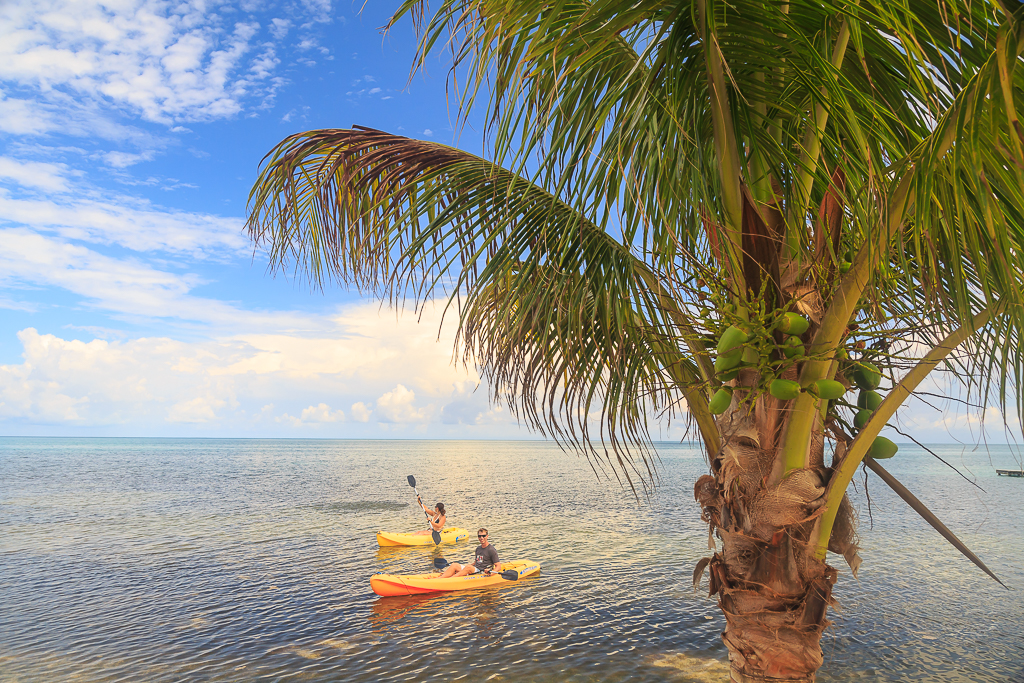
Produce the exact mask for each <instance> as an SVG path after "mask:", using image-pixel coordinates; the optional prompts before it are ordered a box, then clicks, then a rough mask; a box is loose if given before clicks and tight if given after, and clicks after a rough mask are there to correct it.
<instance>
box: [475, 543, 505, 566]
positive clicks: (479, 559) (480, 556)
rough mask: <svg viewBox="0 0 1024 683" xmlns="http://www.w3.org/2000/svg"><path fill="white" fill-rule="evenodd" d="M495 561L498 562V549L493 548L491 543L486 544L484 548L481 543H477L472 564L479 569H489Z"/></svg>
mask: <svg viewBox="0 0 1024 683" xmlns="http://www.w3.org/2000/svg"><path fill="white" fill-rule="evenodd" d="M497 562H500V560H499V559H498V551H497V550H495V549H494V546H493V545H490V544H488V546H487V547H486V548H485V547H483V546H482V545H478V546H477V547H476V559H475V560H474V561H473V565H474V566H476V568H477V569H479V570H480V571H483V570H485V569H490V568H491V567H493V566H494V565H495V564H496V563H497Z"/></svg>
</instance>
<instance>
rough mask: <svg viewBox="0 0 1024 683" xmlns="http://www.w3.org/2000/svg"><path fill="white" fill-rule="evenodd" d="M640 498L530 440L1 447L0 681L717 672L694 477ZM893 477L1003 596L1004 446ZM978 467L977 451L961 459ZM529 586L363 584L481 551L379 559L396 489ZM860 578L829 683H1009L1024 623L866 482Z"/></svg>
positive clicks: (666, 470) (1006, 563) (684, 675)
mask: <svg viewBox="0 0 1024 683" xmlns="http://www.w3.org/2000/svg"><path fill="white" fill-rule="evenodd" d="M659 450H660V453H661V457H662V484H661V487H660V488H659V490H658V492H657V494H656V495H655V497H654V499H653V500H652V501H650V502H649V503H645V504H644V505H643V506H638V505H637V503H636V501H635V500H634V499H633V498H632V497H631V495H630V494H629V493H628V492H626V491H622V490H621V489H620V488H618V486H617V485H616V484H615V483H608V482H597V481H595V480H594V478H593V474H592V473H591V471H590V468H589V467H588V466H587V465H586V463H585V461H581V460H578V459H576V458H573V457H567V456H566V455H564V454H562V453H561V452H560V451H558V449H557V448H556V447H554V446H551V445H548V444H541V443H530V442H509V443H474V442H447V443H444V442H345V441H294V442H289V441H229V440H209V441H204V440H180V441H179V440H132V439H111V440H105V439H83V440H73V439H11V438H5V439H0V563H2V564H0V680H3V681H56V680H71V679H74V680H78V681H114V680H145V681H181V680H190V681H193V680H195V681H249V680H253V681H255V680H260V681H264V680H284V679H286V678H287V679H289V680H291V679H300V680H308V681H336V680H346V681H419V680H438V681H441V680H457V679H467V680H468V679H487V680H492V681H552V682H554V681H588V682H590V681H594V682H597V681H601V682H611V681H627V680H628V681H722V680H725V679H726V678H727V668H726V665H725V663H724V662H725V656H726V655H725V650H724V647H723V646H722V644H721V641H720V633H721V630H722V628H723V626H724V624H723V622H722V618H721V616H720V614H719V613H718V611H717V608H716V607H715V604H714V602H713V601H712V600H710V599H709V598H708V597H707V596H706V595H703V594H697V593H694V592H693V591H692V590H691V588H690V576H691V572H692V568H693V566H694V564H695V563H696V561H697V560H698V559H700V557H701V556H703V555H704V554H706V552H707V551H706V550H705V548H706V543H707V531H706V528H705V527H704V526H703V525H702V524H701V523H700V521H699V513H698V511H697V509H696V505H695V503H694V502H693V494H692V486H693V482H694V480H695V479H696V478H697V477H698V476H699V475H700V474H702V473H703V472H704V471H705V468H706V466H705V465H704V463H703V460H702V459H701V457H700V455H699V453H698V452H697V451H696V450H694V449H692V448H690V447H687V446H678V445H667V446H662V447H660V448H659ZM941 454H943V456H944V457H946V459H947V460H950V461H952V462H955V463H956V464H958V465H964V464H966V465H968V466H969V467H970V469H971V471H972V472H974V473H975V474H976V475H977V476H978V477H981V478H983V479H984V481H983V482H982V484H983V486H984V488H985V491H986V492H985V493H981V492H980V491H978V490H977V489H975V488H973V487H971V486H970V485H968V484H967V483H966V482H963V481H962V480H959V479H958V478H957V477H956V475H955V474H953V473H951V472H949V470H948V469H946V468H945V466H943V465H941V464H935V463H934V461H932V460H931V459H930V458H929V456H927V455H926V454H924V453H923V452H922V451H920V450H918V449H915V448H912V447H904V448H901V451H900V454H899V456H898V457H897V458H896V459H894V460H892V461H889V462H890V463H891V465H890V469H891V470H892V471H893V472H894V474H895V475H896V476H897V477H899V478H900V479H901V480H903V481H904V483H906V484H907V486H908V487H909V488H911V490H913V491H914V492H915V493H917V495H918V496H919V497H921V499H922V500H923V501H924V502H925V503H926V504H927V505H929V506H930V507H932V509H933V510H935V511H936V513H938V514H939V516H940V517H942V518H943V520H944V521H945V522H946V523H947V524H948V525H949V526H950V527H951V528H953V529H954V530H955V531H956V532H957V533H958V534H959V535H960V536H961V538H963V539H964V541H965V542H967V543H968V545H970V546H971V548H972V549H974V550H975V551H976V552H977V553H978V554H979V555H980V556H981V557H982V558H983V559H984V560H985V561H986V563H988V564H989V566H990V567H991V568H992V569H993V570H994V571H995V572H996V573H997V574H999V575H1000V577H1001V578H1002V579H1003V580H1004V581H1006V582H1007V584H1008V585H1010V586H1011V587H1013V588H1014V589H1015V591H1019V590H1020V589H1021V588H1024V570H1022V568H1021V562H1020V558H1021V557H1022V556H1024V534H1022V533H1021V530H1022V529H1024V512H1022V509H1024V505H1022V503H1024V481H1022V480H1008V479H1006V478H1003V479H997V478H996V477H995V476H994V471H993V469H992V467H993V465H994V466H999V467H1002V466H1004V465H1003V464H1002V463H1000V462H998V458H1000V457H1004V456H1006V457H1007V459H1008V460H1010V462H1008V463H1007V464H1006V466H1012V459H1011V458H1009V457H1008V454H1005V453H1004V454H1000V453H996V455H995V456H994V457H995V459H996V461H994V462H992V463H990V462H989V461H988V460H987V459H985V457H984V456H979V455H977V454H975V455H972V454H969V453H968V454H964V453H962V452H961V449H956V450H955V451H954V450H952V449H949V448H946V449H945V450H942V451H941ZM972 458H973V459H972ZM407 474H415V476H416V478H417V481H418V484H419V486H420V488H421V489H423V490H427V491H429V492H430V494H431V495H432V496H433V495H436V496H438V497H440V498H442V499H443V500H445V501H446V505H447V506H448V508H449V524H450V525H452V526H461V527H465V528H467V529H476V528H478V527H481V526H486V527H487V528H488V529H490V531H491V541H492V543H493V544H494V546H495V547H496V548H497V549H498V552H499V554H500V556H501V557H502V559H505V560H516V559H530V560H537V561H539V562H541V564H542V566H543V569H542V572H541V574H540V576H537V577H531V578H528V579H522V580H520V581H516V582H514V583H509V584H507V585H504V584H503V585H502V586H501V587H495V588H489V589H484V590H479V591H470V592H465V593H452V594H446V595H438V596H429V595H417V596H404V597H395V598H380V597H378V596H376V595H374V594H373V593H372V592H371V591H370V589H369V577H370V575H371V574H373V573H375V572H381V571H384V572H389V573H425V572H430V571H432V570H433V560H434V558H436V557H446V558H447V559H449V560H450V561H458V562H463V561H465V560H467V559H471V558H472V556H473V548H474V547H475V541H471V540H467V541H463V542H461V543H459V544H458V545H455V546H450V545H449V546H441V547H434V546H423V547H414V548H402V547H388V548H380V547H378V546H377V543H376V536H375V533H376V531H377V530H378V529H389V530H394V531H410V530H413V529H416V528H419V527H420V526H421V525H422V522H423V518H422V515H421V514H419V509H418V507H416V506H415V504H414V499H413V493H412V492H411V490H410V489H409V487H408V485H407V483H406V481H405V476H406V475H407ZM870 487H871V488H870V491H871V500H872V513H873V523H874V526H873V528H871V527H870V524H869V521H868V518H867V514H866V507H865V505H864V498H863V495H862V492H861V493H857V494H855V496H854V499H855V503H857V504H858V506H859V507H860V508H861V512H862V517H863V525H862V529H861V533H862V545H863V548H864V550H863V553H862V554H863V556H864V560H865V562H864V565H863V566H862V567H861V572H860V581H854V580H852V578H851V577H850V574H849V571H848V570H847V568H846V567H845V565H844V564H843V563H842V560H841V558H834V559H833V562H834V564H836V566H838V567H839V568H840V580H839V583H838V585H837V587H836V597H837V599H838V600H839V601H840V602H841V604H842V609H841V610H839V611H837V612H834V613H833V615H832V618H833V620H834V622H835V625H834V626H833V627H832V628H831V629H829V631H827V632H826V634H825V637H824V639H823V641H822V643H823V648H824V650H825V666H824V667H823V669H822V673H821V675H820V677H819V680H821V681H854V680H871V681H886V682H889V681H943V682H945V681H948V682H967V681H971V682H975V681H985V682H988V681H991V682H993V683H994V682H996V681H999V682H1005V681H1011V682H1016V683H1024V668H1022V665H1021V664H1020V662H1021V661H1024V657H1022V655H1024V635H1022V632H1021V629H1020V624H1021V623H1024V607H1022V601H1021V600H1019V599H1018V598H1017V594H1018V593H1017V592H1011V593H1008V592H1006V591H1004V590H1003V589H1000V588H999V587H998V586H996V584H994V583H993V582H992V581H991V580H989V579H988V578H987V577H985V576H984V575H983V574H981V572H979V571H978V570H977V569H975V568H974V567H973V566H972V565H971V564H970V563H969V562H968V561H967V560H965V559H963V558H961V557H959V556H958V555H957V553H956V552H955V551H954V550H952V549H951V548H949V547H948V546H946V545H945V544H944V543H943V542H942V541H941V539H939V537H938V535H937V534H935V532H934V531H932V530H931V529H930V528H929V527H927V526H926V525H925V524H924V523H923V522H921V521H920V520H918V519H917V518H916V517H915V516H914V515H913V514H912V513H910V512H909V511H908V510H907V509H906V507H905V506H904V505H903V503H902V502H901V501H899V500H898V499H897V498H896V497H895V496H893V495H892V494H891V493H890V492H889V491H888V490H887V489H886V488H885V487H884V485H883V484H881V483H880V482H878V481H877V480H874V479H873V480H872V483H871V485H870Z"/></svg>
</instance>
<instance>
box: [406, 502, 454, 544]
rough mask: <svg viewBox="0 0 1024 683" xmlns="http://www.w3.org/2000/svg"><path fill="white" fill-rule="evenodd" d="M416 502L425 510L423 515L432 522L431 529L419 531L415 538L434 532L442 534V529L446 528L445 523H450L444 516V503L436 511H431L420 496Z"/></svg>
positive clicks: (439, 504)
mask: <svg viewBox="0 0 1024 683" xmlns="http://www.w3.org/2000/svg"><path fill="white" fill-rule="evenodd" d="M416 502H417V503H419V504H420V507H421V508H423V514H425V515H426V516H427V519H429V520H430V528H429V529H423V530H421V531H417V532H415V533H414V534H413V536H426V535H427V534H429V533H431V532H433V531H436V532H437V533H441V529H443V528H444V523H445V522H446V521H448V517H447V516H445V514H444V503H438V504H437V505H435V506H434V509H433V510H431V509H430V508H428V507H427V506H426V505H424V504H423V501H422V500H420V498H419V496H417V497H416Z"/></svg>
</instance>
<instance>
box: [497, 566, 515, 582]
mask: <svg viewBox="0 0 1024 683" xmlns="http://www.w3.org/2000/svg"><path fill="white" fill-rule="evenodd" d="M500 576H501V578H503V579H506V580H508V581H518V580H519V572H517V571H516V570H515V569H509V570H507V571H503V572H502V573H501V574H500Z"/></svg>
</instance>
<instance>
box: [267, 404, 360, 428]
mask: <svg viewBox="0 0 1024 683" xmlns="http://www.w3.org/2000/svg"><path fill="white" fill-rule="evenodd" d="M276 420H277V421H278V422H286V423H288V424H290V425H291V426H293V427H305V426H308V425H317V424H326V423H330V422H344V421H345V413H344V411H342V410H341V409H340V408H339V409H338V410H331V407H330V406H329V405H327V404H326V403H320V404H318V405H315V406H309V407H308V408H305V409H303V411H302V414H301V415H300V416H299V417H293V416H291V415H289V414H288V413H285V414H283V415H281V416H280V417H278V418H276Z"/></svg>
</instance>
